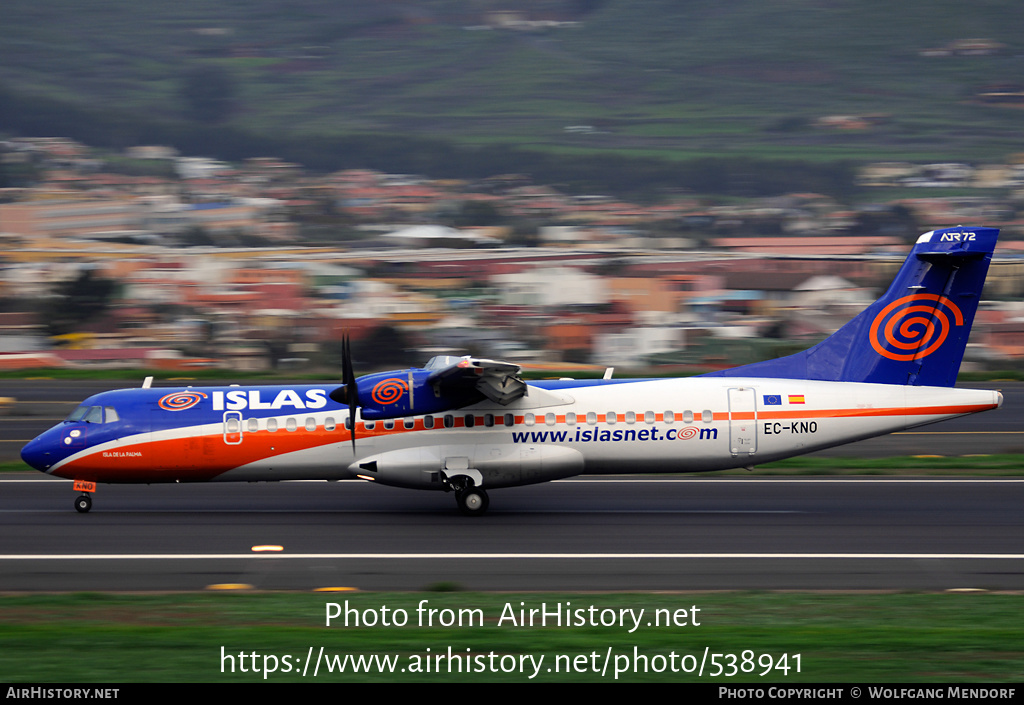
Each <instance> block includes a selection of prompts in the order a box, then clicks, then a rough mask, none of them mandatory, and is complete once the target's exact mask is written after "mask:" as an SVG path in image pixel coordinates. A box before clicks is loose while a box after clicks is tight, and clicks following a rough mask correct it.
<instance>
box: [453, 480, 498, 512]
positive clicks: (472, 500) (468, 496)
mask: <svg viewBox="0 0 1024 705" xmlns="http://www.w3.org/2000/svg"><path fill="white" fill-rule="evenodd" d="M455 501H456V502H457V503H458V505H459V511H460V512H462V513H463V514H465V515H466V516H471V517H472V516H480V515H481V514H483V513H484V512H486V511H487V507H488V506H489V505H490V503H491V500H490V499H489V498H488V497H487V493H486V492H484V490H483V488H481V487H472V486H470V487H467V488H466V489H464V490H462V491H461V492H458V491H456V492H455Z"/></svg>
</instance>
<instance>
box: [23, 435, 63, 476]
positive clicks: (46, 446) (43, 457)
mask: <svg viewBox="0 0 1024 705" xmlns="http://www.w3.org/2000/svg"><path fill="white" fill-rule="evenodd" d="M48 435H50V434H49V433H44V434H43V435H42V436H39V437H38V438H36V439H34V440H31V441H29V442H28V443H26V444H25V447H24V448H22V449H21V459H22V460H24V461H25V463H26V464H27V465H29V466H31V467H33V468H35V469H36V470H40V471H42V472H46V471H47V470H49V469H50V466H51V465H53V464H54V463H55V462H56V458H55V456H54V454H53V453H52V452H51V445H52V444H51V443H50V441H49V440H48V439H47V438H46V437H47V436H48Z"/></svg>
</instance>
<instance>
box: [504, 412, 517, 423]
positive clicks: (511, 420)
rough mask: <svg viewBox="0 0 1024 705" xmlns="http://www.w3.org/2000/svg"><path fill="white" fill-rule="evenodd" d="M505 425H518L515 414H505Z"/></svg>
mask: <svg viewBox="0 0 1024 705" xmlns="http://www.w3.org/2000/svg"><path fill="white" fill-rule="evenodd" d="M505 425H506V426H515V425H516V417H515V415H514V414H505Z"/></svg>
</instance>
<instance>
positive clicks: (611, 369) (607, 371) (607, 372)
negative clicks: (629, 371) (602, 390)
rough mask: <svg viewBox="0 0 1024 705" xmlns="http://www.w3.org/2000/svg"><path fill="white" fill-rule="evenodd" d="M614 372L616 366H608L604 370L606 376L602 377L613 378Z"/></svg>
mask: <svg viewBox="0 0 1024 705" xmlns="http://www.w3.org/2000/svg"><path fill="white" fill-rule="evenodd" d="M613 372H615V368H614V367H608V368H606V369H605V371H604V377H602V378H601V379H611V378H612V373H613Z"/></svg>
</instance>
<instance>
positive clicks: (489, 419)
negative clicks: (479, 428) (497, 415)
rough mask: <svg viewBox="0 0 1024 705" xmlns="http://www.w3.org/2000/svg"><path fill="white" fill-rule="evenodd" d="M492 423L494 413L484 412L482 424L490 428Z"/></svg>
mask: <svg viewBox="0 0 1024 705" xmlns="http://www.w3.org/2000/svg"><path fill="white" fill-rule="evenodd" d="M493 425H494V414H484V426H487V427H488V428H490V427H491V426H493Z"/></svg>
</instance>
